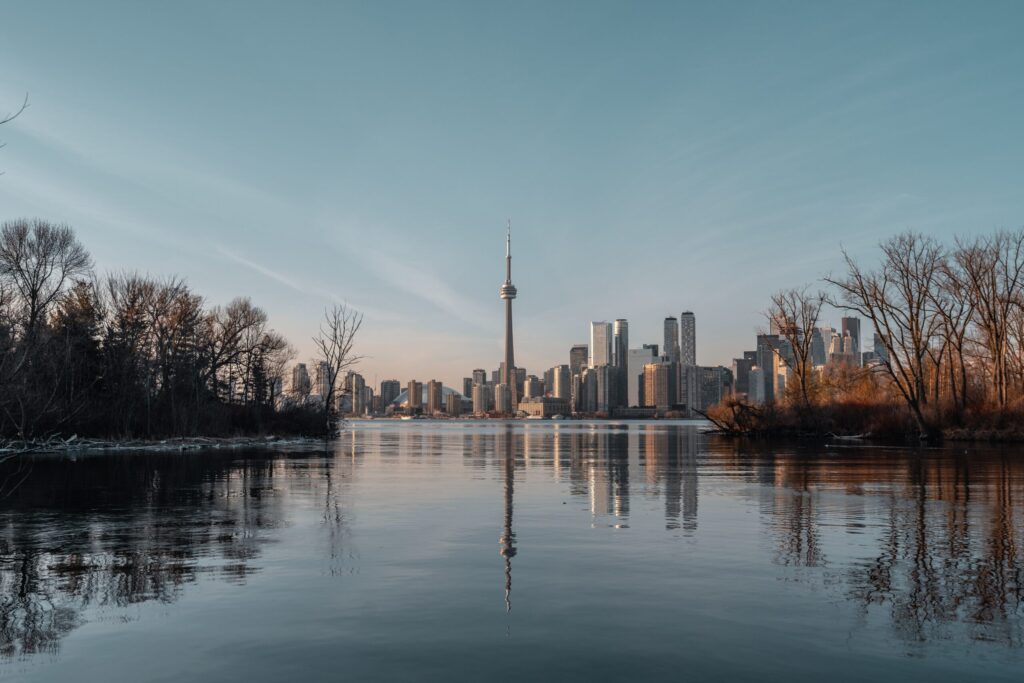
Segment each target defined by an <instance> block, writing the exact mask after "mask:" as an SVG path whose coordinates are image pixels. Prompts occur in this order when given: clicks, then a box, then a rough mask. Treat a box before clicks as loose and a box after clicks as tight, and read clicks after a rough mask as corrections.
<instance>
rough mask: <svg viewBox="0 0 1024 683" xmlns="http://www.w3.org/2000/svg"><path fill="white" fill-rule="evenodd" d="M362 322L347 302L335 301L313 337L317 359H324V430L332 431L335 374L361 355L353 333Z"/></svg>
mask: <svg viewBox="0 0 1024 683" xmlns="http://www.w3.org/2000/svg"><path fill="white" fill-rule="evenodd" d="M362 324H363V314H362V313H359V312H358V311H356V310H354V309H351V308H349V307H348V306H347V305H346V304H336V305H335V306H333V307H332V308H329V309H327V310H325V311H324V320H323V322H322V323H321V324H320V333H319V334H318V335H317V336H315V337H313V344H314V345H315V346H316V349H317V351H318V353H319V358H317V360H318V361H320V362H321V363H323V364H324V365H323V368H324V372H325V373H326V376H325V377H322V378H321V382H322V383H323V386H324V388H325V389H326V392H325V393H324V396H323V399H324V423H325V425H324V426H325V429H326V430H327V434H333V433H334V431H335V416H336V412H335V410H336V409H335V406H334V396H335V393H336V388H337V384H338V376H339V375H340V374H341V373H342V372H344V371H345V370H348V369H349V368H351V367H353V366H354V365H356V363H358V362H359V361H360V360H361V359H362V356H357V355H355V354H354V352H353V349H354V347H355V338H356V333H357V332H358V331H359V328H360V327H362Z"/></svg>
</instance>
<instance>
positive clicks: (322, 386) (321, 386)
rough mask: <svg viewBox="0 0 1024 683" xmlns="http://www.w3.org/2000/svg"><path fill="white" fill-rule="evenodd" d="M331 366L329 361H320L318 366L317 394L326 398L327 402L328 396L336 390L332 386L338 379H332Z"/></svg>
mask: <svg viewBox="0 0 1024 683" xmlns="http://www.w3.org/2000/svg"><path fill="white" fill-rule="evenodd" d="M332 374H333V373H332V371H331V364H330V363H328V362H327V361H323V360H322V361H320V362H319V363H317V366H316V393H318V394H320V395H321V396H323V397H324V400H327V396H328V395H330V393H331V390H332V389H333V388H334V387H333V386H332V385H333V384H334V381H335V380H336V379H337V378H336V377H332V376H331V375H332Z"/></svg>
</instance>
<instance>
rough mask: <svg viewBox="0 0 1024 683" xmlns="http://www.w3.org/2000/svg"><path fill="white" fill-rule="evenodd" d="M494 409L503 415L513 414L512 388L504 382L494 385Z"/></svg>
mask: <svg viewBox="0 0 1024 683" xmlns="http://www.w3.org/2000/svg"><path fill="white" fill-rule="evenodd" d="M494 411H495V412H496V413H501V414H502V415H510V414H512V390H511V389H510V388H509V386H508V385H507V384H505V383H504V382H502V383H501V384H498V385H495V387H494Z"/></svg>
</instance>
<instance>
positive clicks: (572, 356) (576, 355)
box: [569, 344, 589, 375]
mask: <svg viewBox="0 0 1024 683" xmlns="http://www.w3.org/2000/svg"><path fill="white" fill-rule="evenodd" d="M588 354H589V349H588V347H587V345H586V344H576V345H575V346H573V347H572V348H571V349H569V372H570V373H572V374H573V375H578V374H580V370H582V369H583V368H585V367H586V366H587V361H588V360H589V356H588Z"/></svg>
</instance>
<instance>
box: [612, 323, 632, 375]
mask: <svg viewBox="0 0 1024 683" xmlns="http://www.w3.org/2000/svg"><path fill="white" fill-rule="evenodd" d="M628 353H629V322H628V321H626V320H624V319H623V318H619V319H618V320H616V321H615V323H614V324H613V325H612V365H614V366H616V367H619V368H625V367H626V356H627V355H628Z"/></svg>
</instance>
